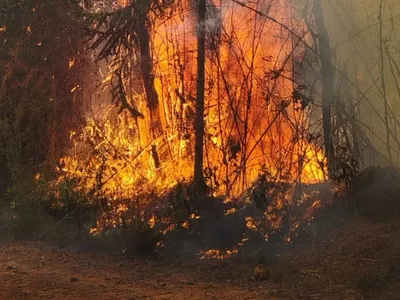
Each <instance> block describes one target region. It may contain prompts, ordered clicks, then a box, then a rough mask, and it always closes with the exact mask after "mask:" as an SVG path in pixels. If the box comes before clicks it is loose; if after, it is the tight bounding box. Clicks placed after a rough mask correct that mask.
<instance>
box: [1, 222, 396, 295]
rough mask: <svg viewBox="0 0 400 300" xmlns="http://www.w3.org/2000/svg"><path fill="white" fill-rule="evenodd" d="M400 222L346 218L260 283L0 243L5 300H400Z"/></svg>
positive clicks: (203, 266) (201, 270)
mask: <svg viewBox="0 0 400 300" xmlns="http://www.w3.org/2000/svg"><path fill="white" fill-rule="evenodd" d="M399 255H400V224H399V223H398V222H391V223H384V224H377V223H372V222H370V221H367V220H364V219H355V220H347V221H343V226H342V227H340V228H336V229H332V230H331V231H330V232H328V233H327V234H325V235H324V236H322V237H317V238H315V239H314V240H312V241H310V242H309V243H307V244H306V245H303V246H302V247H299V248H297V249H295V250H292V251H290V252H288V253H286V254H284V255H282V256H281V257H280V258H279V260H278V262H277V263H276V265H274V266H273V267H271V268H269V269H268V270H267V271H268V273H269V274H270V278H269V279H268V280H264V281H255V280H254V279H253V278H252V275H253V271H254V267H251V266H249V265H245V264H243V263H237V262H235V261H223V262H221V261H219V262H215V261H200V260H199V261H192V262H183V261H177V262H174V263H171V262H165V261H164V262H162V261H143V260H137V261H132V260H131V261H129V260H125V259H121V258H118V257H113V256H110V255H99V254H91V253H79V252H78V251H77V250H67V249H57V248H53V247H51V246H49V245H43V244H39V243H32V242H17V243H16V242H14V243H5V244H2V245H1V246H0V299H191V300H194V299H230V300H233V299H272V300H274V299H360V300H361V299H400V276H399V274H400V256H399Z"/></svg>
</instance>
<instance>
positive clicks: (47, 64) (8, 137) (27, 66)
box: [0, 0, 83, 195]
mask: <svg viewBox="0 0 400 300" xmlns="http://www.w3.org/2000/svg"><path fill="white" fill-rule="evenodd" d="M78 9H79V7H78V6H77V4H76V3H74V2H73V1H64V0H54V1H34V0H19V1H17V0H16V1H14V0H13V1H2V2H1V4H0V27H1V28H3V30H1V31H0V39H1V40H2V41H3V42H2V43H1V45H0V69H2V70H3V71H2V73H1V75H0V169H1V170H2V172H1V174H0V195H2V194H5V193H8V192H9V191H8V189H9V188H10V187H12V186H13V185H18V183H19V182H21V181H22V180H21V179H22V177H25V175H28V174H27V172H26V170H30V172H29V173H31V174H29V175H34V174H35V170H36V169H37V168H38V167H39V166H40V165H41V164H42V163H44V162H45V161H46V160H48V159H50V160H51V159H56V158H57V155H58V154H59V153H60V152H62V150H63V149H64V148H65V147H66V146H67V145H68V140H69V139H68V137H69V131H70V129H71V128H72V126H73V125H76V124H73V123H74V120H77V118H76V116H77V110H79V107H80V105H81V101H77V100H80V99H82V92H81V91H80V90H79V89H78V90H77V91H76V92H74V93H72V92H71V90H72V89H73V88H74V87H77V86H79V85H80V86H82V80H83V79H82V75H81V73H82V72H81V70H80V68H81V67H82V66H83V60H82V59H81V54H82V49H83V48H82V46H83V44H82V41H83V34H82V32H81V31H80V26H81V25H80V24H81V22H82V21H80V20H79V19H77V18H76V17H75V15H77V14H75V11H78ZM71 60H74V66H73V67H72V68H70V61H71ZM78 103H79V104H78ZM24 179H25V178H24Z"/></svg>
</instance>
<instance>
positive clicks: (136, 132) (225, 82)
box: [60, 0, 324, 199]
mask: <svg viewBox="0 0 400 300" xmlns="http://www.w3.org/2000/svg"><path fill="white" fill-rule="evenodd" d="M248 5H249V6H251V7H252V8H254V10H255V11H253V10H249V9H248V8H246V7H243V6H240V5H238V4H236V3H234V2H232V1H228V0H221V1H211V3H210V5H209V8H208V16H207V21H206V24H205V26H206V29H207V49H208V50H207V60H206V61H207V62H206V88H205V100H206V111H205V127H206V129H205V132H206V133H205V137H204V139H205V153H204V157H205V176H206V179H207V180H208V182H209V184H210V185H211V186H212V187H213V188H214V190H215V191H216V193H217V194H225V195H228V194H229V195H230V196H235V195H239V194H240V193H241V192H243V191H244V190H245V189H246V188H248V187H249V186H250V185H251V184H252V182H254V181H255V180H256V179H257V178H258V176H259V174H260V172H264V171H265V170H268V172H269V173H271V174H272V175H273V176H274V177H275V178H276V179H277V180H279V181H299V180H301V181H302V182H306V183H314V182H319V181H321V180H323V179H324V155H323V153H322V150H320V149H319V148H318V147H316V145H315V144H314V143H313V142H310V141H309V140H308V139H307V128H308V122H309V116H308V112H307V107H305V108H304V107H303V108H302V107H301V104H299V98H296V97H294V91H295V90H296V88H297V86H296V83H295V81H294V79H293V77H294V74H293V68H294V64H295V61H296V59H298V58H299V57H301V55H302V53H303V52H304V49H303V48H302V45H300V44H299V43H297V42H296V41H295V40H294V38H293V36H292V35H291V34H290V32H287V31H285V30H283V28H282V26H281V25H279V24H277V23H276V22H274V21H271V20H270V19H267V18H265V17H262V16H261V15H260V14H258V13H257V12H256V11H262V12H264V13H265V14H268V15H269V16H271V17H273V19H274V20H279V22H282V24H285V25H286V26H288V27H290V28H292V29H293V31H296V32H299V34H300V35H301V34H303V35H305V34H306V33H305V31H304V30H303V27H302V26H303V25H302V24H300V23H301V22H297V23H296V26H293V25H291V24H289V23H290V22H291V21H290V20H291V18H292V16H291V15H290V11H291V10H290V7H289V4H288V3H287V1H285V0H278V1H270V0H258V1H253V2H252V3H251V4H248ZM193 10H194V8H193V7H192V5H191V3H190V1H178V2H177V3H176V4H174V5H173V6H172V7H171V8H170V11H166V12H165V14H166V15H168V16H169V17H168V18H167V19H165V18H164V19H161V18H157V17H155V18H154V19H155V22H154V25H153V27H152V28H151V32H150V35H151V53H152V58H153V66H154V68H153V69H154V70H153V73H154V76H155V83H154V85H155V90H156V92H157V94H158V98H159V103H158V107H157V109H156V110H150V109H149V108H148V107H147V106H146V101H145V98H144V97H145V96H144V92H143V91H140V90H138V89H133V88H132V87H131V86H130V84H129V78H125V81H126V82H125V86H126V89H127V90H128V91H129V93H128V98H129V101H130V102H131V103H132V104H133V105H134V106H135V107H136V108H137V110H138V111H139V112H140V113H141V115H142V116H143V118H133V117H132V116H131V115H130V114H128V113H126V112H123V113H121V114H119V115H116V111H115V110H113V109H109V108H107V109H105V110H104V111H103V114H101V113H99V112H96V115H95V116H92V117H90V118H88V122H87V125H86V127H85V128H84V129H83V131H82V133H81V134H76V135H73V136H71V138H72V139H73V141H74V145H75V146H74V149H73V153H71V155H69V156H67V157H65V158H63V159H62V167H61V168H60V170H61V171H62V173H63V174H64V177H65V176H66V177H71V178H79V179H80V180H79V185H80V187H81V188H82V189H84V190H86V191H93V190H95V191H98V190H101V191H102V193H103V194H104V195H105V196H107V197H108V198H109V199H118V198H119V199H121V198H125V199H131V198H132V197H134V195H135V194H137V193H138V192H139V191H140V189H143V188H146V187H149V186H151V187H152V188H153V189H154V190H156V191H158V192H159V193H161V192H164V191H166V190H168V189H169V188H170V187H172V186H173V185H175V184H176V182H177V181H179V180H189V179H190V178H191V176H192V173H193V152H194V130H193V121H194V111H195V99H196V72H197V66H196V55H197V54H196V51H197V36H196V30H197V27H196V26H197V25H196V20H195V13H194V12H193ZM72 66H73V61H71V62H70V67H72ZM131 68H132V70H133V68H134V66H131ZM110 71H112V70H111V67H110ZM108 79H109V77H108ZM106 81H107V80H106ZM64 177H63V178H64ZM63 178H61V177H60V180H62V179H63Z"/></svg>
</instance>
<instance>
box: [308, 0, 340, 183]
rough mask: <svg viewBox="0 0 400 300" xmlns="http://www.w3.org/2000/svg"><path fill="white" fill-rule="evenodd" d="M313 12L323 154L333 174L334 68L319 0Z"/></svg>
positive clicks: (315, 3)
mask: <svg viewBox="0 0 400 300" xmlns="http://www.w3.org/2000/svg"><path fill="white" fill-rule="evenodd" d="M313 14H314V20H315V25H316V29H317V33H318V43H319V51H320V56H321V79H322V122H323V131H324V146H325V156H326V159H327V161H328V175H329V177H330V178H332V176H333V175H334V174H333V172H334V157H335V153H334V147H333V140H332V104H333V101H334V70H333V65H332V61H331V49H330V41H329V36H328V32H327V30H326V28H325V23H324V18H323V14H322V7H321V0H314V7H313Z"/></svg>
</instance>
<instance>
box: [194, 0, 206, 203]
mask: <svg viewBox="0 0 400 300" xmlns="http://www.w3.org/2000/svg"><path fill="white" fill-rule="evenodd" d="M197 18H198V20H197V22H198V24H197V25H198V29H197V99H196V118H195V124H194V129H195V136H196V139H195V154H194V182H195V185H196V190H197V191H198V193H199V194H198V195H199V196H201V195H204V194H205V187H206V185H205V180H204V174H203V151H204V88H205V62H206V52H205V50H206V47H205V41H206V32H205V31H206V29H205V19H206V0H199V2H198V7H197Z"/></svg>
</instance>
